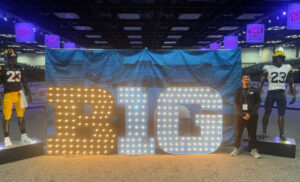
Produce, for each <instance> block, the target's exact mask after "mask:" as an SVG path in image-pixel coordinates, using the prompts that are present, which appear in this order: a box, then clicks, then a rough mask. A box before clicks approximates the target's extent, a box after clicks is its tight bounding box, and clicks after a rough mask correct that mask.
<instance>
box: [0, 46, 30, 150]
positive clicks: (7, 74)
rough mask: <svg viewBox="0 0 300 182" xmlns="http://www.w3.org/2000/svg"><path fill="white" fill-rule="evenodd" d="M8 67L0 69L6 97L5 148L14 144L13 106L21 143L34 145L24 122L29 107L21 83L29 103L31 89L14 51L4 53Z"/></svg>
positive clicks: (4, 110)
mask: <svg viewBox="0 0 300 182" xmlns="http://www.w3.org/2000/svg"><path fill="white" fill-rule="evenodd" d="M2 55H3V57H4V60H5V61H6V63H7V64H6V65H5V66H2V67H0V76H1V80H2V83H3V85H4V97H3V117H4V118H3V123H2V126H3V132H4V145H5V147H11V146H12V142H11V140H10V137H9V120H10V118H11V113H12V109H13V105H14V104H15V107H16V111H17V116H18V125H19V129H20V132H21V141H22V142H25V143H33V140H31V139H30V138H29V137H28V136H27V134H26V127H25V120H24V112H25V107H26V105H27V103H26V101H25V100H26V99H25V96H24V93H23V91H22V90H21V85H20V83H21V82H22V83H23V86H24V90H25V94H26V95H27V96H28V100H29V102H31V95H30V90H29V87H28V86H27V80H26V79H25V77H24V75H23V74H24V69H23V68H22V67H20V66H18V65H17V55H16V53H15V51H14V50H13V49H6V50H4V52H3V54H2Z"/></svg>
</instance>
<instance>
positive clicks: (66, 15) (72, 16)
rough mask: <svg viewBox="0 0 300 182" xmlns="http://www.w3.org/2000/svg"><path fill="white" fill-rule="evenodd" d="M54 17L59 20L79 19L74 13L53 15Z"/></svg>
mask: <svg viewBox="0 0 300 182" xmlns="http://www.w3.org/2000/svg"><path fill="white" fill-rule="evenodd" d="M54 15H56V16H57V17H58V18H61V19H80V17H79V16H78V15H77V14H76V13H54Z"/></svg>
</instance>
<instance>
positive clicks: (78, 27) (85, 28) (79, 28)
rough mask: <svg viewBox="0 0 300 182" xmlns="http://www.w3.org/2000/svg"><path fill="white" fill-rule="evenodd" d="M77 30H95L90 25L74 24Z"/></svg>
mask: <svg viewBox="0 0 300 182" xmlns="http://www.w3.org/2000/svg"><path fill="white" fill-rule="evenodd" d="M73 28H74V29H75V30H80V31H85V30H93V29H92V27H90V26H73Z"/></svg>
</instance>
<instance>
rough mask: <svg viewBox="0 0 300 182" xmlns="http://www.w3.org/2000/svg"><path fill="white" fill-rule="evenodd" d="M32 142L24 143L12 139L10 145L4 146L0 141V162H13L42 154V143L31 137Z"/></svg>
mask: <svg viewBox="0 0 300 182" xmlns="http://www.w3.org/2000/svg"><path fill="white" fill-rule="evenodd" d="M32 140H34V141H35V143H33V144H26V143H23V142H21V141H12V143H13V146H12V147H4V143H0V164H4V163H8V162H14V161H18V160H23V159H27V158H30V157H35V156H39V155H43V154H44V149H43V148H44V143H43V142H42V141H40V140H39V139H36V138H32Z"/></svg>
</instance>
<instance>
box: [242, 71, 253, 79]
mask: <svg viewBox="0 0 300 182" xmlns="http://www.w3.org/2000/svg"><path fill="white" fill-rule="evenodd" d="M243 76H249V77H250V78H251V75H250V74H249V73H247V72H243V73H242V76H241V78H243Z"/></svg>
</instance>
